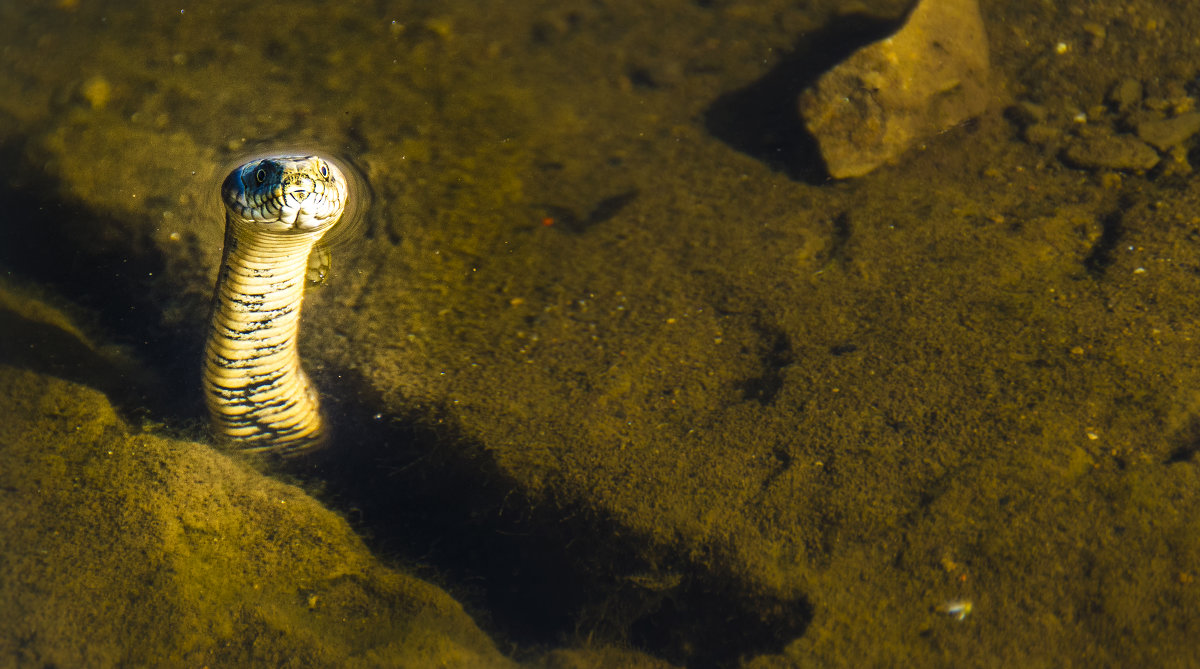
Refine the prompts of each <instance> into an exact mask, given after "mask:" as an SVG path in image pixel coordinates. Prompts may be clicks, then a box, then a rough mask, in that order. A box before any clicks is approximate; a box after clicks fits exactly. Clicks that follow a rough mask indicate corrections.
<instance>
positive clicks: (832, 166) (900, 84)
mask: <svg viewBox="0 0 1200 669" xmlns="http://www.w3.org/2000/svg"><path fill="white" fill-rule="evenodd" d="M987 78H988V51H987V38H986V36H985V34H984V28H983V19H982V18H981V17H980V15H979V7H978V5H977V4H976V2H975V0H922V2H920V3H918V4H917V6H916V8H915V9H913V10H912V13H911V14H910V15H909V17H908V20H907V21H906V22H905V24H904V26H903V27H902V28H901V29H900V30H899V31H898V32H896V34H894V35H892V36H891V37H888V38H886V39H883V40H880V41H878V42H875V43H874V44H871V45H869V46H866V47H864V48H862V49H860V50H858V51H856V52H855V53H854V54H853V55H851V56H850V57H849V58H848V59H846V60H845V61H844V62H842V63H841V64H840V65H838V66H837V67H835V68H833V69H832V70H830V71H829V72H826V73H825V74H824V75H822V76H821V78H820V79H819V80H817V83H816V84H815V85H814V86H812V87H811V88H809V89H808V90H805V91H804V92H803V93H802V94H801V95H800V114H801V116H802V117H803V118H804V122H805V125H806V126H807V128H808V130H809V132H811V133H812V135H813V137H815V138H816V140H817V144H818V145H819V146H820V150H821V157H822V158H824V160H825V165H826V167H827V168H828V170H829V174H830V175H831V176H833V177H835V178H838V179H843V178H846V177H857V176H862V175H864V174H867V173H868V172H870V171H871V170H873V169H875V168H876V167H878V166H880V165H882V164H883V163H886V162H888V161H891V160H894V159H895V158H896V157H898V156H899V155H900V154H901V153H903V152H904V151H905V150H906V149H908V148H909V147H910V146H912V145H913V143H914V142H917V141H919V140H921V139H923V138H925V137H929V136H931V135H934V134H936V133H938V132H941V131H943V130H946V129H947V128H950V127H952V126H954V125H956V124H958V123H961V122H962V121H965V120H967V119H969V118H971V117H974V116H977V115H979V114H980V113H981V112H982V111H983V110H984V108H985V107H986V106H987V97H988V87H987Z"/></svg>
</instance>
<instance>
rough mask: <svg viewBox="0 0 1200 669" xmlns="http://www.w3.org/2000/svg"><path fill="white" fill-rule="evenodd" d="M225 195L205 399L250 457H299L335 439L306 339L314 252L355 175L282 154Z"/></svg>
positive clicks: (253, 168)
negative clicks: (303, 310) (306, 359)
mask: <svg viewBox="0 0 1200 669" xmlns="http://www.w3.org/2000/svg"><path fill="white" fill-rule="evenodd" d="M221 196H222V199H223V200H224V204H225V250H224V254H223V256H222V260H221V268H220V271H219V274H218V279H217V288H216V295H215V297H214V299H213V310H212V321H211V327H210V330H209V334H208V343H207V345H206V347H205V349H206V350H205V361H204V374H203V385H204V397H205V402H206V404H207V405H208V411H209V414H210V416H211V417H212V423H213V427H214V429H215V430H216V432H217V434H218V435H219V436H221V437H222V438H224V439H226V440H229V441H231V442H233V443H234V444H236V445H237V446H238V447H240V448H241V449H242V450H246V451H254V452H272V453H279V454H283V455H293V454H297V453H300V452H302V451H306V450H308V449H312V448H315V447H317V446H320V445H321V444H322V443H323V441H324V440H325V438H326V431H325V429H324V421H323V419H322V415H321V408H320V402H319V400H318V396H317V391H316V388H315V387H314V386H313V384H312V382H310V381H309V379H308V376H307V375H306V374H305V373H304V370H303V368H301V366H300V352H299V349H298V348H297V334H298V331H299V327H300V306H301V304H302V302H303V300H304V286H305V282H306V274H307V272H308V265H309V254H310V253H311V252H312V250H313V246H314V245H315V244H316V243H317V242H318V241H319V240H320V239H321V237H322V236H323V235H324V234H325V233H326V232H328V231H329V229H330V228H332V227H333V226H334V225H336V224H337V222H338V219H339V218H340V217H341V215H342V212H343V211H344V210H345V207H346V203H347V199H348V197H349V192H348V188H347V181H346V177H345V176H344V175H343V174H342V172H341V170H339V169H338V168H337V167H336V166H335V165H334V164H333V163H331V162H329V161H328V160H325V159H323V158H320V157H317V156H272V157H268V158H259V159H256V160H252V161H250V162H248V163H245V164H244V165H241V166H239V167H238V168H236V169H234V170H233V172H231V173H230V174H229V176H228V177H226V179H225V182H224V184H223V185H222V186H221Z"/></svg>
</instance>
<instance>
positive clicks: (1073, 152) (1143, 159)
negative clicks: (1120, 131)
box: [1063, 135, 1159, 171]
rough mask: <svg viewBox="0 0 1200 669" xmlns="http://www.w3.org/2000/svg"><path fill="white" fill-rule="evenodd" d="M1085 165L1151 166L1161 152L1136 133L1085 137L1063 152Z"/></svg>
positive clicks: (1113, 167)
mask: <svg viewBox="0 0 1200 669" xmlns="http://www.w3.org/2000/svg"><path fill="white" fill-rule="evenodd" d="M1063 157H1064V158H1065V159H1066V161H1067V162H1068V163H1070V164H1071V165H1074V166H1075V167H1080V168H1083V169H1089V170H1096V169H1106V170H1130V171H1136V170H1148V169H1150V168H1152V167H1154V166H1155V165H1157V164H1158V160H1159V157H1158V152H1157V151H1155V150H1154V149H1153V148H1151V147H1150V145H1148V144H1146V143H1145V142H1143V141H1141V140H1139V139H1138V138H1136V137H1134V136H1133V135H1111V136H1102V137H1086V138H1083V139H1079V140H1076V141H1075V142H1072V143H1071V145H1070V146H1068V147H1067V150H1066V153H1065V154H1064V155H1063Z"/></svg>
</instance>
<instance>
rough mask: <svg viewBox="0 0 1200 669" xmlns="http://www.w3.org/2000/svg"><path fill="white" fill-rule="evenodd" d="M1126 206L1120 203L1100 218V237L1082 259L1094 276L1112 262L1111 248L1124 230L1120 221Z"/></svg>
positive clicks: (1097, 275) (1099, 273)
mask: <svg viewBox="0 0 1200 669" xmlns="http://www.w3.org/2000/svg"><path fill="white" fill-rule="evenodd" d="M1127 206H1128V205H1127V204H1125V203H1122V205H1121V206H1120V207H1119V208H1118V209H1117V210H1116V211H1112V212H1109V213H1108V214H1106V215H1104V216H1103V217H1102V218H1101V219H1100V230H1101V232H1100V239H1098V240H1096V243H1095V244H1093V245H1092V248H1091V250H1089V251H1088V255H1087V257H1086V258H1084V260H1083V266H1084V267H1086V268H1087V271H1088V273H1089V274H1091V275H1092V276H1094V277H1097V278H1099V277H1101V276H1103V275H1104V272H1105V271H1106V270H1107V269H1108V266H1109V265H1111V264H1112V261H1113V250H1114V249H1116V248H1117V244H1118V243H1120V241H1121V236H1122V235H1123V234H1124V232H1125V230H1124V225H1123V222H1122V221H1123V218H1124V211H1125V209H1126V207H1127Z"/></svg>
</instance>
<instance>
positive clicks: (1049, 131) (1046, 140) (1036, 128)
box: [1024, 123, 1062, 146]
mask: <svg viewBox="0 0 1200 669" xmlns="http://www.w3.org/2000/svg"><path fill="white" fill-rule="evenodd" d="M1024 136H1025V141H1026V142H1029V143H1030V144H1035V145H1037V146H1047V145H1049V144H1054V143H1055V142H1057V141H1059V140H1060V139H1061V138H1062V130H1059V129H1058V128H1057V127H1055V126H1053V125H1050V124H1049V123H1034V124H1032V125H1029V126H1026V127H1025V132H1024Z"/></svg>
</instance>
